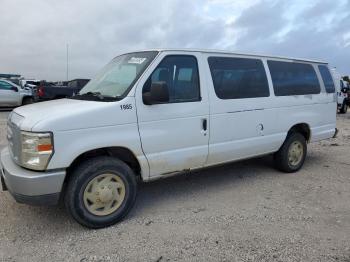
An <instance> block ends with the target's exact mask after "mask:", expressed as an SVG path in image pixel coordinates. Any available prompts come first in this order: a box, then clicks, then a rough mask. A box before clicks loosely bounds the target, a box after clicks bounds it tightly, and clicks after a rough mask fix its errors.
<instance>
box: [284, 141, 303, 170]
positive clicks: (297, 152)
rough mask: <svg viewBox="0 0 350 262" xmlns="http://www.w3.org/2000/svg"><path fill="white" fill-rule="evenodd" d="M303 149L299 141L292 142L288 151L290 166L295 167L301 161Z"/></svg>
mask: <svg viewBox="0 0 350 262" xmlns="http://www.w3.org/2000/svg"><path fill="white" fill-rule="evenodd" d="M303 155H304V147H303V144H302V143H301V142H300V141H294V142H293V143H292V144H291V145H290V146H289V150H288V163H289V165H290V166H297V165H299V164H300V162H301V161H302V159H303Z"/></svg>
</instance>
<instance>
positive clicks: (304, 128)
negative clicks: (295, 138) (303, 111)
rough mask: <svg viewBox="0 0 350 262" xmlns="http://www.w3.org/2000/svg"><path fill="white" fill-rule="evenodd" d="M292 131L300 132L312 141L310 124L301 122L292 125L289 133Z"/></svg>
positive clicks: (307, 139)
mask: <svg viewBox="0 0 350 262" xmlns="http://www.w3.org/2000/svg"><path fill="white" fill-rule="evenodd" d="M292 132H296V133H300V134H302V135H303V136H304V137H305V139H306V141H310V138H311V131H310V127H309V125H308V124H305V123H300V124H297V125H294V126H292V128H291V129H289V131H288V134H290V133H292Z"/></svg>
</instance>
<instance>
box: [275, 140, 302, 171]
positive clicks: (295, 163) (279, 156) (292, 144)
mask: <svg viewBox="0 0 350 262" xmlns="http://www.w3.org/2000/svg"><path fill="white" fill-rule="evenodd" d="M306 153H307V146H306V139H305V137H304V136H303V135H302V134H300V133H290V134H288V136H287V138H286V140H285V141H284V143H283V145H282V147H281V148H280V149H279V150H278V151H277V152H276V153H275V155H274V159H275V164H276V166H277V168H278V169H279V170H281V171H283V172H287V173H292V172H296V171H298V170H299V169H300V168H301V167H302V166H303V164H304V161H305V158H306Z"/></svg>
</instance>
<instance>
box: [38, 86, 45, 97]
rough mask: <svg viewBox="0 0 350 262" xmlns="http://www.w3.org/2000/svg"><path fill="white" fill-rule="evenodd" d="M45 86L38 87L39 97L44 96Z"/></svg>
mask: <svg viewBox="0 0 350 262" xmlns="http://www.w3.org/2000/svg"><path fill="white" fill-rule="evenodd" d="M44 94H45V93H44V88H43V87H42V86H40V87H39V88H38V96H39V97H43V96H44Z"/></svg>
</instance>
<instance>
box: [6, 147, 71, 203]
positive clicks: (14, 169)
mask: <svg viewBox="0 0 350 262" xmlns="http://www.w3.org/2000/svg"><path fill="white" fill-rule="evenodd" d="M0 163H1V166H0V169H1V172H0V173H1V180H2V184H3V187H4V188H3V189H4V190H8V191H9V192H10V193H11V195H12V196H13V197H14V199H15V200H16V201H17V202H19V203H25V204H30V205H55V204H57V203H58V200H59V197H60V193H61V190H62V185H63V182H64V179H65V176H66V172H65V171H64V170H60V171H48V172H35V171H30V170H27V169H24V168H22V167H20V166H18V165H17V164H16V163H14V162H13V160H12V158H11V156H10V153H9V151H8V149H7V148H5V149H4V150H3V151H2V152H1V156H0Z"/></svg>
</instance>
